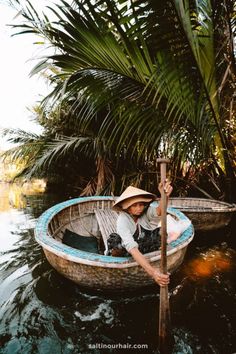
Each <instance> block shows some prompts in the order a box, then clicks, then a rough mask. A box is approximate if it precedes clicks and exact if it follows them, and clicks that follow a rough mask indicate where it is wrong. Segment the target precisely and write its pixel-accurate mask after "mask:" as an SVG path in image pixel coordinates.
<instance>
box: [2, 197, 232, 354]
mask: <svg viewBox="0 0 236 354" xmlns="http://www.w3.org/2000/svg"><path fill="white" fill-rule="evenodd" d="M6 195H7V193H6V191H4V192H3V191H1V193H0V196H2V197H0V199H1V198H3V199H4V202H3V204H4V203H5V204H4V205H5V209H4V212H2V213H0V222H1V227H2V233H1V236H0V237H1V246H0V353H1V354H8V353H9V354H12V353H23V354H27V353H42V354H47V353H48V354H54V353H55V354H58V353H63V354H64V353H65V354H67V353H71V354H72V353H73V354H76V353H102V354H103V353H117V350H116V349H112V348H111V349H96V348H92V347H91V348H89V345H92V344H96V343H103V344H107V345H108V344H110V345H111V344H117V343H130V344H132V343H134V344H145V343H146V344H147V345H148V348H149V349H148V351H146V352H148V353H158V351H157V350H156V345H157V333H158V330H157V326H158V308H159V289H158V287H152V288H151V289H149V290H145V291H143V292H137V293H136V294H135V295H134V294H132V296H131V295H130V294H124V295H122V296H120V295H116V294H113V295H110V294H98V293H93V292H92V291H88V290H85V289H82V288H80V287H79V286H77V285H76V284H73V283H72V282H70V281H69V280H67V279H65V278H63V277H62V276H60V275H59V274H58V273H56V272H55V271H54V270H53V269H52V268H51V266H50V265H49V264H48V263H47V261H46V258H45V256H44V254H43V252H42V249H41V247H40V246H39V245H38V244H37V243H36V242H35V240H34V234H33V229H34V225H35V222H36V220H37V218H38V216H39V215H40V214H41V213H42V212H43V211H44V210H45V209H47V208H48V207H50V206H51V205H54V204H55V203H58V202H60V201H62V200H65V199H68V196H63V195H47V194H35V195H34V194H31V195H25V194H24V198H25V206H24V208H23V209H22V208H20V209H17V208H13V206H12V205H8V206H7V204H6V198H7V196H6ZM0 203H2V201H0ZM3 204H1V205H3ZM6 206H7V207H6ZM223 238H224V237H223ZM235 264H236V262H235V250H234V249H233V248H230V247H229V244H228V242H223V243H222V242H220V243H217V244H213V245H212V244H211V245H210V246H209V245H206V243H204V246H203V247H199V246H196V245H194V246H191V247H190V248H189V249H188V253H187V255H186V260H185V262H184V264H183V266H182V267H180V268H179V269H178V271H177V272H176V273H175V274H174V275H173V276H172V279H171V285H170V292H171V298H170V304H171V313H172V326H173V329H172V331H173V334H174V337H175V346H174V349H173V353H176V354H177V353H181V354H182V353H199V354H202V353H203V354H204V353H220V354H221V353H222V354H225V353H233V352H234V351H236V342H235V339H236V332H235V328H236V318H235V311H234V310H235V300H236V296H235V279H234V275H235V269H234V268H235ZM120 352H125V351H124V350H122V351H120ZM128 352H130V350H129V351H128ZM140 352H141V351H140ZM142 352H145V351H144V350H143V351H142Z"/></svg>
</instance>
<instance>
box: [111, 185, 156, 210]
mask: <svg viewBox="0 0 236 354" xmlns="http://www.w3.org/2000/svg"><path fill="white" fill-rule="evenodd" d="M155 199H156V195H155V194H152V193H149V192H146V191H144V190H143V189H139V188H136V187H132V186H129V187H127V188H126V189H125V191H124V192H123V193H122V194H121V195H120V196H119V198H117V200H116V202H115V204H114V205H113V209H114V210H125V209H128V208H129V207H130V206H131V205H132V204H134V203H138V202H146V203H149V202H151V201H153V200H155Z"/></svg>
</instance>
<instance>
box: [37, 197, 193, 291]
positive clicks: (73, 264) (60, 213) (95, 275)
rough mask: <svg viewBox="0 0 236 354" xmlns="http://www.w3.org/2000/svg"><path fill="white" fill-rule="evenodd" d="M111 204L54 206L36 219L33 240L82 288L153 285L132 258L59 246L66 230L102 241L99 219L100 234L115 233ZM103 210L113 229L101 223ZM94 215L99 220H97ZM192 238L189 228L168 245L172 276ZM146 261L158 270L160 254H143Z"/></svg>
mask: <svg viewBox="0 0 236 354" xmlns="http://www.w3.org/2000/svg"><path fill="white" fill-rule="evenodd" d="M113 203H114V201H113V198H111V197H85V198H76V199H71V200H69V201H66V202H63V203H60V204H57V205H55V206H54V207H52V208H50V209H48V210H47V211H46V212H45V213H43V214H42V215H41V217H40V218H39V220H38V222H37V224H36V228H35V237H36V240H37V241H38V243H39V244H40V245H41V246H42V247H43V250H44V253H45V255H46V257H47V259H48V261H49V263H50V264H51V265H52V266H53V267H54V268H55V269H56V270H57V271H58V272H59V273H61V274H62V275H63V276H65V277H66V278H68V279H70V280H72V281H74V282H76V283H77V284H80V285H82V286H86V287H89V288H93V289H99V290H109V291H124V290H131V289H137V288H141V287H144V286H146V285H150V284H153V283H154V282H153V280H152V279H151V278H150V277H149V276H148V275H147V274H146V273H145V272H144V271H143V269H142V268H141V267H140V266H139V265H138V264H137V263H136V262H135V261H134V260H133V258H132V257H112V256H106V255H102V254H95V253H88V252H85V251H80V250H78V249H74V248H72V247H69V246H67V245H64V244H63V243H62V242H61V239H62V236H63V232H64V230H65V229H66V228H69V229H70V230H73V231H75V232H78V230H79V231H80V232H78V233H80V234H82V235H84V236H85V237H94V236H95V237H97V238H98V239H99V238H102V233H101V230H100V227H99V223H98V219H99V220H100V221H101V225H103V227H104V225H106V224H107V225H106V227H105V230H103V231H104V233H105V234H106V235H108V233H109V232H110V231H114V222H115V218H116V214H113V211H112V210H111V207H112V205H113ZM103 210H104V211H105V214H106V215H107V214H109V213H110V217H111V218H112V220H113V222H112V223H111V224H112V225H113V226H112V225H108V222H107V219H104V213H103ZM109 210H110V211H109ZM169 212H170V213H171V214H172V215H174V216H175V217H176V218H177V219H181V220H186V219H187V218H186V216H185V215H184V214H183V213H182V212H181V211H179V210H174V209H172V208H170V209H169ZM97 215H99V217H96V216H97ZM111 227H112V228H111ZM92 235H94V236H92ZM193 235H194V229H193V226H192V225H190V226H189V228H188V229H187V230H186V231H185V232H184V233H183V234H182V235H181V236H180V237H179V238H178V239H177V240H175V241H174V242H172V243H171V244H170V245H168V250H167V258H168V271H170V272H173V271H174V270H175V269H176V268H178V267H179V265H180V264H181V263H182V261H183V258H184V254H185V252H186V249H187V246H188V244H189V242H191V240H192V238H193ZM145 257H146V258H147V259H148V260H149V261H150V263H152V264H153V265H154V266H159V262H160V251H156V252H152V253H149V254H146V255H145Z"/></svg>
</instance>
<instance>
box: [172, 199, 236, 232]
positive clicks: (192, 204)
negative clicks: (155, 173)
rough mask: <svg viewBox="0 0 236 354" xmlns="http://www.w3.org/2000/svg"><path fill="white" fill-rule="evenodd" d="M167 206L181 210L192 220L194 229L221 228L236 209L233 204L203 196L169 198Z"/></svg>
mask: <svg viewBox="0 0 236 354" xmlns="http://www.w3.org/2000/svg"><path fill="white" fill-rule="evenodd" d="M169 206H172V207H173V208H176V209H178V210H181V211H182V212H183V213H184V214H185V215H186V216H187V217H188V218H189V219H190V220H191V221H192V223H193V226H194V229H195V230H196V231H210V230H217V229H220V228H223V227H225V226H227V225H228V224H229V222H230V221H231V218H232V215H233V213H234V212H235V211H236V205H235V204H229V203H225V202H221V201H218V200H214V199H204V198H170V199H169Z"/></svg>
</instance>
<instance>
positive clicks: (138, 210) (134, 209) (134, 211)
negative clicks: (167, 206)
mask: <svg viewBox="0 0 236 354" xmlns="http://www.w3.org/2000/svg"><path fill="white" fill-rule="evenodd" d="M144 208H145V203H143V202H138V203H134V204H132V205H131V206H130V207H129V208H128V210H127V211H128V213H129V214H130V215H132V216H140V215H142V213H143V211H144Z"/></svg>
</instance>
